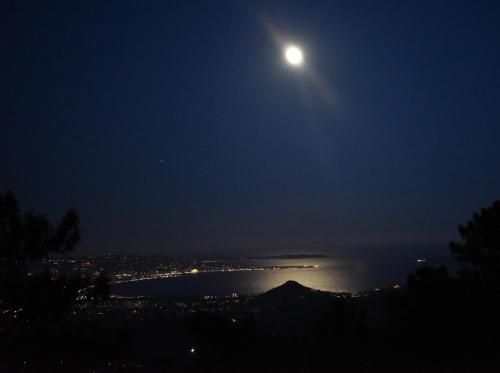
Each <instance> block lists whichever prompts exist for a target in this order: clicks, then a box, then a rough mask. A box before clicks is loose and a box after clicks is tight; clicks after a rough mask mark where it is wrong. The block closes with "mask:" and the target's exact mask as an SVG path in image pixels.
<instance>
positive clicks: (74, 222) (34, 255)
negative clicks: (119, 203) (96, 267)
mask: <svg viewBox="0 0 500 373" xmlns="http://www.w3.org/2000/svg"><path fill="white" fill-rule="evenodd" d="M79 221H80V220H79V217H78V214H77V213H76V212H75V210H73V209H70V210H68V211H67V212H66V214H65V215H64V217H63V219H62V220H61V222H60V223H59V224H57V225H55V226H54V225H52V224H51V223H50V222H49V220H48V218H47V216H46V215H44V214H35V213H33V212H28V213H26V214H24V215H23V214H21V211H20V208H19V203H18V201H17V199H16V197H15V195H14V194H13V193H12V192H7V193H5V194H0V306H3V307H4V308H15V309H18V310H22V313H20V314H19V315H20V316H23V317H25V318H29V319H31V320H35V319H41V320H57V319H59V318H60V316H62V315H63V314H64V313H66V312H67V311H68V310H69V309H70V308H71V306H72V305H73V304H75V302H76V300H77V296H78V294H79V292H81V291H82V290H83V289H91V293H92V294H91V297H92V298H94V299H95V300H102V299H104V298H106V297H107V296H108V295H109V284H108V280H107V278H106V277H105V276H104V275H103V274H100V275H99V276H98V277H97V278H96V279H95V280H94V282H92V281H90V279H86V278H81V277H68V276H66V275H64V274H61V273H59V274H58V273H51V272H49V271H42V272H38V273H34V274H33V273H28V272H27V265H28V264H29V263H30V262H33V261H37V260H40V259H43V258H47V257H48V256H49V255H51V254H65V253H67V252H69V251H72V250H73V249H74V248H75V246H76V244H77V243H78V242H79V240H80V227H79ZM16 312H17V311H16Z"/></svg>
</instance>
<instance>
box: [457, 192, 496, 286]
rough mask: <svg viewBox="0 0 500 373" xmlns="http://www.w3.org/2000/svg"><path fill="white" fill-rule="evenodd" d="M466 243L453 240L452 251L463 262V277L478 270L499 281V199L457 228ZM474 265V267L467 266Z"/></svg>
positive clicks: (483, 274)
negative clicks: (468, 266)
mask: <svg viewBox="0 0 500 373" xmlns="http://www.w3.org/2000/svg"><path fill="white" fill-rule="evenodd" d="M458 231H459V233H460V237H461V238H462V241H463V243H457V242H453V241H452V242H450V251H451V253H452V254H453V256H454V258H455V259H456V260H457V261H458V262H459V263H461V264H462V266H463V270H462V272H461V274H462V275H463V276H473V275H474V274H471V272H476V274H477V275H480V276H481V277H483V278H484V279H485V280H487V281H489V282H495V283H498V282H499V280H500V201H495V202H494V203H493V204H492V205H491V206H490V207H487V208H483V209H481V211H480V212H478V213H474V214H473V215H472V219H471V220H470V221H469V222H467V224H465V225H460V226H459V227H458ZM466 264H469V265H470V266H472V270H471V269H468V268H466Z"/></svg>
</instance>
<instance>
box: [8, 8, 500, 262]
mask: <svg viewBox="0 0 500 373" xmlns="http://www.w3.org/2000/svg"><path fill="white" fill-rule="evenodd" d="M37 3H38V5H29V4H28V3H23V2H17V1H13V2H10V4H6V5H1V6H0V9H1V10H0V35H1V36H0V49H1V58H0V74H1V79H0V81H1V84H0V95H1V97H0V121H1V122H0V123H1V136H0V157H1V160H2V171H1V174H0V189H1V190H6V189H8V188H9V189H12V190H14V191H15V192H16V193H17V194H18V197H19V199H20V200H21V202H22V204H23V206H24V207H31V208H34V209H35V210H36V211H47V212H48V213H49V215H50V216H51V217H53V218H54V219H55V218H57V217H59V216H60V215H61V214H62V213H63V212H64V210H65V208H67V207H75V208H77V209H78V211H79V213H80V215H81V220H82V231H83V240H82V244H81V250H80V251H79V253H80V254H85V253H104V252H107V251H111V252H139V253H150V252H157V253H165V254H178V253H187V254H192V253H200V252H201V253H214V252H225V253H234V254H237V253H243V252H251V251H256V252H266V253H272V254H274V253H283V252H321V251H325V252H330V253H337V252H340V251H342V250H343V251H344V252H345V250H346V249H345V248H346V247H354V248H355V247H364V245H365V244H373V245H389V244H390V245H400V244H410V245H412V244H422V243H431V244H434V243H435V244H443V245H446V243H447V241H448V240H449V239H454V238H456V226H457V224H458V223H463V222H465V221H466V220H467V219H468V218H469V217H470V215H471V214H472V212H473V211H475V210H477V209H478V208H480V207H484V206H487V205H489V204H490V203H491V202H492V201H493V200H494V199H496V198H500V89H499V86H500V47H499V46H500V3H499V2H498V1H404V2H403V1H399V0H395V1H383V2H374V1H368V0H367V1H347V0H346V1H333V0H332V1H248V2H243V1H200V2H191V1H187V0H183V1H157V2H147V1H145V2H137V1H130V2H128V1H116V2H102V1H99V2H95V3H93V4H91V2H74V3H72V2H71V1H64V2H61V4H55V3H54V2H52V4H54V5H40V4H39V3H40V2H36V3H35V4H37ZM102 3H106V4H102ZM84 4H85V5H84ZM263 20H266V21H264V22H263ZM266 22H267V23H269V22H272V23H273V24H274V25H275V30H277V31H279V33H280V35H281V36H282V37H283V38H285V39H286V40H290V41H293V42H297V43H299V44H300V45H302V46H303V47H304V49H305V53H306V63H305V66H304V67H305V68H304V69H298V70H297V69H292V68H290V67H289V66H286V65H285V63H284V62H283V56H282V50H281V48H280V47H278V46H277V45H276V44H275V43H274V42H273V39H272V37H271V35H270V34H269V30H268V29H266V27H265V25H266ZM309 70H311V71H312V70H313V71H314V72H315V73H316V76H317V77H318V79H317V80H314V79H312V78H311V76H310V74H309V75H308V74H307V73H306V72H307V71H309ZM318 80H319V81H321V82H322V84H323V86H322V88H321V87H320V86H319V85H318ZM325 92H327V93H329V94H331V97H332V98H333V99H326V98H325V96H326V93H325ZM161 160H163V162H161ZM353 250H355V249H353ZM362 250H368V249H362ZM362 250H361V251H362ZM367 253H368V252H367Z"/></svg>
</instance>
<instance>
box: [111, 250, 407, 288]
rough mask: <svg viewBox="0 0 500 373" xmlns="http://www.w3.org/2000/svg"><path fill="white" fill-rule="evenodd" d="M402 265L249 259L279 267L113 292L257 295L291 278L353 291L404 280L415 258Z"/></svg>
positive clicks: (134, 285) (139, 285)
mask: <svg viewBox="0 0 500 373" xmlns="http://www.w3.org/2000/svg"><path fill="white" fill-rule="evenodd" d="M239 264H240V265H241V262H240V263H239ZM402 264H403V265H401V263H399V265H395V263H389V262H387V261H381V260H379V261H355V260H336V259H332V258H314V259H288V260H251V261H249V263H248V266H249V267H253V268H257V267H261V268H262V267H267V268H269V267H272V266H276V267H281V269H269V270H255V271H236V272H208V273H203V272H198V273H196V275H185V276H180V277H174V278H165V279H157V280H147V281H139V282H134V283H124V284H116V285H114V286H113V293H114V294H117V295H127V296H203V295H214V296H225V295H229V294H232V293H237V294H259V293H263V292H266V291H268V290H270V289H272V288H274V287H277V286H279V285H281V284H283V283H284V282H286V281H288V280H294V281H297V282H299V283H300V284H302V285H304V286H307V287H310V288H313V289H318V290H324V291H333V292H344V291H346V292H353V291H362V290H368V289H373V288H377V287H379V288H380V287H389V286H392V285H393V284H394V283H397V282H404V280H405V278H406V275H407V274H408V273H409V272H410V271H412V270H413V269H414V268H415V261H413V260H408V261H405V262H404V263H402Z"/></svg>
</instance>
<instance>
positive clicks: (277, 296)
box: [254, 281, 334, 335]
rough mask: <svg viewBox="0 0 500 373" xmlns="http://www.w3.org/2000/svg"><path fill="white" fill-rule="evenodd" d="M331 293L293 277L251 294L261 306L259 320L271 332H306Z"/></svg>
mask: <svg viewBox="0 0 500 373" xmlns="http://www.w3.org/2000/svg"><path fill="white" fill-rule="evenodd" d="M333 296H334V294H333V293H329V292H325V291H319V290H314V289H311V288H308V287H306V286H303V285H301V284H299V283H298V282H296V281H287V282H285V283H284V284H283V285H280V286H278V287H276V288H274V289H271V290H269V291H268V292H266V293H264V294H261V295H258V296H256V297H255V298H254V302H255V305H257V306H258V307H259V308H260V309H261V314H260V316H259V321H260V323H261V325H262V327H263V329H264V330H266V331H267V332H270V333H271V334H275V333H276V334H285V335H298V334H301V333H306V334H307V333H308V332H309V331H310V330H311V328H312V327H313V326H314V325H315V324H316V322H317V321H318V320H319V319H320V318H321V316H322V315H323V314H324V313H325V312H326V311H327V310H328V309H329V308H330V307H331V305H332V301H333Z"/></svg>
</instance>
